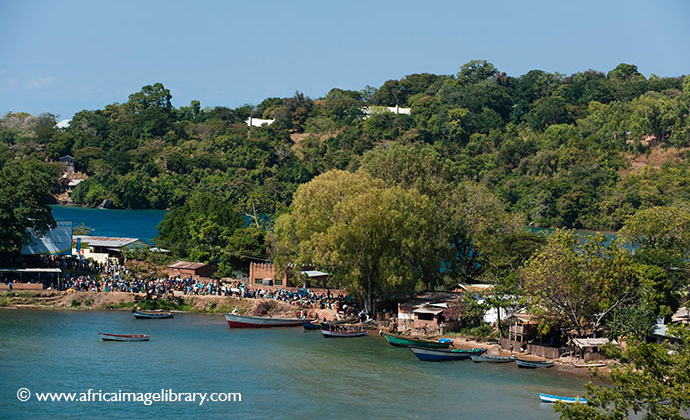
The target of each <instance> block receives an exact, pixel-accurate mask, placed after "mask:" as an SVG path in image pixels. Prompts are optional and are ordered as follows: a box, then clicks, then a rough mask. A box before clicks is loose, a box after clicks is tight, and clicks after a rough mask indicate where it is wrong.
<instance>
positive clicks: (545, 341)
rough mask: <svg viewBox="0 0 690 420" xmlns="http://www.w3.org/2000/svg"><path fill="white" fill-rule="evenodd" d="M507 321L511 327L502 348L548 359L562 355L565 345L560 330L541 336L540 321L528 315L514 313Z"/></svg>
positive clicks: (502, 341)
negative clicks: (562, 346)
mask: <svg viewBox="0 0 690 420" xmlns="http://www.w3.org/2000/svg"><path fill="white" fill-rule="evenodd" d="M506 321H507V322H508V324H509V326H510V327H509V329H508V338H505V337H503V338H501V347H503V348H506V349H507V348H513V349H515V351H518V352H524V353H526V354H534V355H537V356H541V357H546V358H548V359H557V358H558V357H559V356H560V355H561V345H563V344H564V343H563V335H562V334H561V332H560V330H558V329H553V330H551V331H549V332H548V333H547V334H546V335H539V332H538V330H537V325H539V321H538V320H537V318H536V317H535V316H534V315H532V314H527V313H513V314H512V315H510V316H509V317H507V318H506Z"/></svg>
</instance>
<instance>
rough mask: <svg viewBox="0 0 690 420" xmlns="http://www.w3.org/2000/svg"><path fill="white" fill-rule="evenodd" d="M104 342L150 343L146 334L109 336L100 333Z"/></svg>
mask: <svg viewBox="0 0 690 420" xmlns="http://www.w3.org/2000/svg"><path fill="white" fill-rule="evenodd" d="M98 335H100V336H101V339H102V340H103V341H149V336H148V335H146V334H108V333H102V332H99V333H98Z"/></svg>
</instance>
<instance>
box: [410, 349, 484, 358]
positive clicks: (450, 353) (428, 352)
mask: <svg viewBox="0 0 690 420" xmlns="http://www.w3.org/2000/svg"><path fill="white" fill-rule="evenodd" d="M409 349H410V351H412V353H414V355H415V356H417V358H418V359H419V360H421V361H424V362H441V361H445V360H466V359H469V358H470V357H471V356H472V355H473V354H474V355H477V354H482V353H484V352H485V351H486V349H474V350H461V349H455V350H447V349H432V348H427V347H417V346H409Z"/></svg>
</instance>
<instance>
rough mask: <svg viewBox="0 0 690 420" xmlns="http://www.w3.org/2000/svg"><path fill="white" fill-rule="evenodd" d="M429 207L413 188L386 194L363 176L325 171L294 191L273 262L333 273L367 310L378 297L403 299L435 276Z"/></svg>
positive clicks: (434, 229)
mask: <svg viewBox="0 0 690 420" xmlns="http://www.w3.org/2000/svg"><path fill="white" fill-rule="evenodd" d="M438 227H439V226H438V224H437V222H436V218H435V212H434V207H433V205H432V204H431V202H430V200H429V199H428V197H426V196H424V195H422V194H420V193H419V192H417V191H416V190H405V189H403V188H401V187H391V188H386V187H385V185H384V184H383V182H382V181H380V180H376V179H374V178H372V177H371V176H369V175H367V174H365V173H356V174H353V173H349V172H344V171H330V172H327V173H325V174H322V175H319V176H318V177H316V178H314V179H313V180H312V181H310V182H308V183H306V184H303V185H301V186H300V187H299V188H298V189H297V192H296V193H295V196H294V200H293V202H292V205H291V206H290V213H288V214H284V215H282V216H280V217H279V218H278V219H277V220H276V235H277V241H276V244H275V245H274V252H275V256H276V260H275V261H276V264H277V265H278V267H279V268H281V269H282V270H284V269H285V267H286V266H287V264H288V263H297V264H303V263H310V264H315V265H317V266H321V267H324V268H326V269H327V270H329V271H330V272H331V273H332V274H333V278H334V279H337V280H338V281H340V284H341V285H342V286H345V287H346V288H347V289H349V290H350V291H351V292H352V293H354V294H358V295H360V296H361V297H362V299H363V300H364V303H365V307H366V308H367V310H369V311H371V310H372V306H373V300H374V298H376V297H378V296H380V295H381V294H382V293H385V292H395V293H409V292H411V291H412V290H414V288H415V286H416V285H417V283H418V282H420V281H421V280H423V279H424V276H425V274H426V273H430V272H439V271H440V268H441V261H440V256H439V255H437V254H436V252H435V251H436V249H435V247H434V244H435V243H437V241H439V239H440V238H439V234H440V231H439V229H438Z"/></svg>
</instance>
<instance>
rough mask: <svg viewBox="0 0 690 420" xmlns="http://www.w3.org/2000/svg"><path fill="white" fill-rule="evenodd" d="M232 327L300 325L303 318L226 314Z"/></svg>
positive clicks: (226, 318)
mask: <svg viewBox="0 0 690 420" xmlns="http://www.w3.org/2000/svg"><path fill="white" fill-rule="evenodd" d="M225 320H226V321H228V325H229V326H230V328H271V327H299V326H301V325H302V322H303V321H304V320H303V319H300V318H271V317H267V316H247V315H235V314H225Z"/></svg>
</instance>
